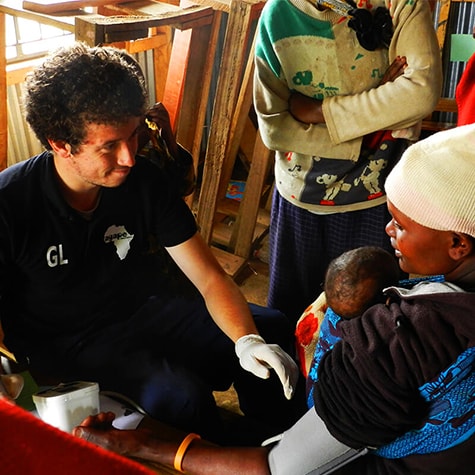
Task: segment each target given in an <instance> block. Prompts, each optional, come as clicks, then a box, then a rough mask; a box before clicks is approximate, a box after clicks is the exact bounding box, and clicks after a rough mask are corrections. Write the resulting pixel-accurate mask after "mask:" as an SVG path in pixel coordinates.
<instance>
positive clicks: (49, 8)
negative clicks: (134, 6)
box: [23, 0, 111, 15]
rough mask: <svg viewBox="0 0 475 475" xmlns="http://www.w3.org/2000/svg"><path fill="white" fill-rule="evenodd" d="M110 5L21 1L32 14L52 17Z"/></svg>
mask: <svg viewBox="0 0 475 475" xmlns="http://www.w3.org/2000/svg"><path fill="white" fill-rule="evenodd" d="M107 3H111V0H69V1H64V0H59V1H55V0H34V1H33V0H32V1H30V0H23V8H25V9H26V10H31V11H32V12H37V13H44V14H46V15H54V14H55V13H62V12H67V11H72V10H80V9H81V8H84V7H100V6H102V5H106V4H107Z"/></svg>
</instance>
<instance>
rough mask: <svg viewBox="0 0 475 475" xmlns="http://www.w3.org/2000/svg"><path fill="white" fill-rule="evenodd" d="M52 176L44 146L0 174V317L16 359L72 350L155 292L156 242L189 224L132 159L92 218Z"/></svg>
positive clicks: (178, 205)
mask: <svg viewBox="0 0 475 475" xmlns="http://www.w3.org/2000/svg"><path fill="white" fill-rule="evenodd" d="M56 180H57V179H56V177H55V171H54V165H53V157H52V155H51V153H49V152H44V153H42V154H40V155H38V156H35V157H33V158H31V159H29V160H27V161H24V162H20V163H18V164H16V165H14V166H12V167H9V168H7V169H6V170H4V171H3V172H2V173H0V319H1V322H2V326H3V328H4V330H5V341H6V344H7V346H8V347H9V348H10V349H11V350H12V351H13V352H14V353H16V354H18V355H20V356H21V355H22V354H23V355H26V354H27V353H28V349H31V348H32V347H35V345H43V346H44V345H45V344H51V345H53V346H57V347H58V348H67V347H70V346H71V345H74V344H75V343H76V342H78V341H79V340H81V339H82V338H85V337H87V334H88V333H89V332H90V331H97V329H101V328H104V327H105V326H106V325H107V322H109V321H117V320H120V319H125V318H127V317H128V316H130V315H131V314H132V313H134V312H135V311H136V310H137V309H138V308H139V307H140V306H141V305H143V304H144V303H145V301H146V300H147V298H148V297H149V296H151V295H160V293H163V290H162V289H163V282H164V279H166V275H164V274H163V263H162V261H163V247H164V246H165V247H166V246H175V245H178V244H180V243H182V242H184V241H186V240H187V239H189V238H190V237H192V236H193V235H194V234H195V232H196V230H197V227H196V223H195V220H194V217H193V215H192V213H191V211H190V209H189V208H188V206H187V205H186V203H185V202H184V201H183V200H182V199H181V197H180V196H178V195H177V194H175V193H174V191H173V190H171V189H170V187H169V180H167V179H166V177H165V176H163V175H162V172H161V171H160V170H159V169H158V168H157V167H156V166H155V165H153V164H152V163H150V162H148V161H147V160H145V159H142V158H140V157H137V162H136V165H135V166H134V167H133V168H132V170H131V172H130V174H129V176H128V177H127V180H126V181H125V183H123V184H122V185H121V186H118V187H116V188H102V191H101V197H100V201H99V204H98V207H97V209H96V210H95V211H94V213H93V216H92V219H91V220H86V219H84V218H83V217H81V216H80V215H79V214H78V213H77V212H76V211H75V210H73V209H72V208H71V207H70V206H69V205H68V204H67V203H66V201H65V200H64V199H63V197H62V196H61V194H60V193H59V188H58V184H57V181H56ZM160 256H162V257H160Z"/></svg>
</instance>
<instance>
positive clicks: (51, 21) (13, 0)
mask: <svg viewBox="0 0 475 475" xmlns="http://www.w3.org/2000/svg"><path fill="white" fill-rule="evenodd" d="M0 12H1V13H6V14H7V15H12V16H16V17H19V18H25V19H27V20H32V21H37V22H39V23H41V24H42V25H49V26H54V27H55V28H59V29H62V30H66V31H70V32H72V33H74V21H75V18H76V17H75V16H66V15H59V16H51V15H44V14H42V13H36V12H32V11H30V10H25V9H24V8H22V7H20V3H19V2H18V1H17V0H0ZM81 15H84V16H87V15H89V13H85V12H81Z"/></svg>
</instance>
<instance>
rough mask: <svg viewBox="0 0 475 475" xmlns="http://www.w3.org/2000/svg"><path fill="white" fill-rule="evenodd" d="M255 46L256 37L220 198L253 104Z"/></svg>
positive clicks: (224, 167)
mask: <svg viewBox="0 0 475 475" xmlns="http://www.w3.org/2000/svg"><path fill="white" fill-rule="evenodd" d="M254 48H255V37H254V40H253V43H252V46H251V50H250V52H249V58H248V61H247V65H246V70H245V72H244V77H243V79H242V84H241V88H240V92H239V96H238V99H237V103H236V108H235V110H234V114H233V120H232V123H231V128H230V132H229V142H228V145H227V148H226V153H225V157H224V165H223V172H222V177H221V181H220V184H219V190H218V199H219V198H221V197H223V196H225V194H226V190H227V187H228V183H229V180H230V179H231V176H232V172H233V168H234V163H235V161H236V156H237V154H238V151H239V144H240V143H241V139H242V135H243V131H244V126H245V124H246V120H247V119H248V118H249V110H250V108H251V105H252V92H253V90H252V84H253V76H254Z"/></svg>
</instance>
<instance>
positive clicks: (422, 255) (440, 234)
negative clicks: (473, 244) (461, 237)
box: [386, 201, 454, 275]
mask: <svg viewBox="0 0 475 475" xmlns="http://www.w3.org/2000/svg"><path fill="white" fill-rule="evenodd" d="M388 209H389V212H390V213H391V216H392V219H391V221H390V222H389V223H388V224H387V225H386V233H387V234H388V236H389V237H390V238H391V246H392V247H393V248H394V250H395V255H396V257H397V259H398V261H399V267H401V269H402V270H403V271H404V272H407V273H409V274H422V275H439V274H448V273H449V272H450V271H451V270H453V268H454V262H453V260H452V259H451V258H450V255H449V249H450V246H451V244H452V233H451V232H450V231H437V230H435V229H430V228H427V227H425V226H422V225H420V224H418V223H416V222H415V221H413V220H412V219H410V218H409V217H408V216H406V215H405V214H403V213H401V211H399V210H398V209H397V208H396V207H395V206H394V205H393V204H392V203H391V202H389V201H388Z"/></svg>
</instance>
